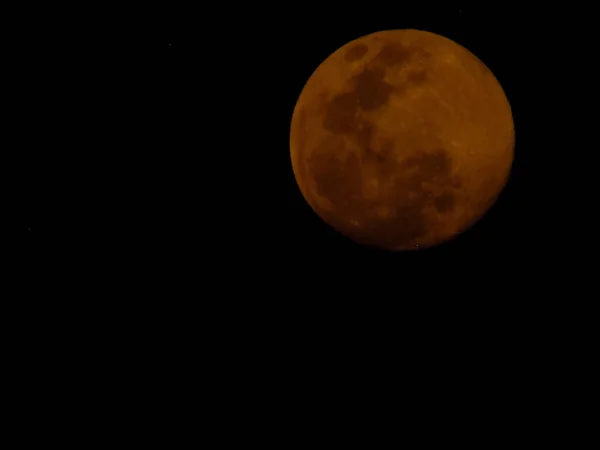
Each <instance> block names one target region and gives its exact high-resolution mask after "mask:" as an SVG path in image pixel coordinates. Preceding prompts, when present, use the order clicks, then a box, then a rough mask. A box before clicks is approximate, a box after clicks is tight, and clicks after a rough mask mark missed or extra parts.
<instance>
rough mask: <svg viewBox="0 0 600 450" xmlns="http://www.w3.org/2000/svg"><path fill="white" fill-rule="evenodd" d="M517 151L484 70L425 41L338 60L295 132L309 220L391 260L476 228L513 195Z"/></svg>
mask: <svg viewBox="0 0 600 450" xmlns="http://www.w3.org/2000/svg"><path fill="white" fill-rule="evenodd" d="M514 143H515V133H514V124H513V119H512V113H511V108H510V104H509V102H508V100H507V98H506V95H505V93H504V91H503V89H502V87H501V86H500V83H499V82H498V80H497V79H496V78H495V77H494V75H493V74H492V72H491V71H490V70H489V69H488V67H487V66H486V65H485V64H484V63H483V62H481V61H480V60H479V59H478V58H477V57H476V56H475V55H473V54H472V53H471V52H469V51H468V50H467V49H465V48H464V47H462V46H461V45H459V44H457V43H456V42H453V41H451V40H449V39H447V38H445V37H442V36H439V35H436V34H433V33H430V32H426V31H418V30H390V31H381V32H377V33H373V34H369V35H367V36H364V37H361V38H359V39H356V40H354V41H351V42H349V43H347V44H346V45H344V46H342V47H341V48H339V49H338V50H336V51H335V52H334V53H333V54H331V55H330V56H329V57H328V58H327V59H325V61H323V62H322V63H321V64H320V65H319V66H318V67H317V68H316V70H315V71H314V72H313V74H312V75H311V76H310V78H309V79H308V81H307V82H306V85H305V86H304V88H303V90H302V92H301V94H300V96H299V98H298V101H297V103H296V106H295V108H294V113H293V117H292V123H291V131H290V151H291V159H292V168H293V171H294V176H295V178H296V181H297V183H298V186H299V188H300V191H301V192H302V194H303V196H304V198H305V199H306V201H307V202H308V204H309V205H310V206H311V208H312V209H313V210H314V211H315V212H316V213H317V214H318V215H319V216H320V217H321V218H322V219H323V220H324V221H325V222H326V223H327V224H329V225H330V226H331V227H333V228H334V229H336V230H338V231H339V232H340V233H342V234H343V235H345V236H346V237H348V238H350V239H351V240H353V241H355V242H357V243H360V244H364V245H367V246H372V247H377V248H382V249H387V250H414V249H421V248H427V247H432V246H435V245H438V244H440V243H442V242H445V241H448V240H450V239H452V238H453V237H455V236H456V235H458V234H459V233H461V232H463V231H465V230H466V229H468V228H469V227H471V226H472V225H473V224H474V223H475V222H476V221H477V220H478V219H480V218H481V217H482V216H483V215H484V214H485V213H486V212H487V211H488V210H489V208H490V207H491V206H492V205H493V204H494V202H495V200H496V199H497V197H498V195H499V194H500V192H501V191H502V189H503V187H504V186H505V184H506V182H507V180H508V176H509V174H510V169H511V165H512V161H513V155H514Z"/></svg>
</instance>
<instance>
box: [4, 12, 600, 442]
mask: <svg viewBox="0 0 600 450" xmlns="http://www.w3.org/2000/svg"><path fill="white" fill-rule="evenodd" d="M369 7H370V8H371V6H369ZM263 8H264V9H263V10H261V9H260V7H258V6H256V5H252V7H251V8H250V10H249V11H241V10H240V9H239V7H237V6H236V7H235V8H234V7H231V8H230V10H229V11H227V12H222V13H221V12H219V13H217V12H214V11H213V12H210V13H205V14H203V15H198V14H195V15H194V14H192V15H191V19H190V21H191V23H190V24H189V25H188V24H184V23H182V22H177V25H178V26H177V27H175V28H176V29H177V30H178V31H179V34H177V35H175V34H174V35H173V36H174V37H175V39H173V40H171V39H169V40H167V39H162V40H159V41H167V42H168V41H170V42H171V43H172V45H171V46H169V45H168V44H167V43H166V42H165V43H161V42H150V40H149V39H145V37H144V36H139V35H138V36H137V38H136V39H131V38H119V39H116V38H114V39H113V38H112V37H111V36H110V32H109V31H110V30H108V29H107V28H106V27H104V28H103V30H104V33H103V34H101V37H102V39H87V38H84V37H83V36H82V35H70V36H68V37H67V39H62V38H60V37H59V36H57V34H56V33H58V32H59V31H58V30H57V29H56V28H53V29H51V30H48V32H44V33H35V32H32V33H31V34H30V35H28V36H23V35H22V34H20V35H19V38H18V39H16V38H15V39H13V41H12V42H11V44H10V45H7V46H6V47H5V48H4V57H5V61H10V64H8V63H7V64H5V66H4V67H5V69H3V70H4V71H5V75H7V76H8V77H10V79H6V78H5V80H6V81H5V86H6V92H7V93H9V94H10V95H8V94H7V96H6V97H7V98H8V99H10V100H11V102H10V104H7V105H6V108H7V110H9V111H10V112H11V114H9V116H8V118H6V119H5V121H6V123H5V129H6V134H7V139H6V141H5V142H6V143H7V144H6V145H7V147H9V150H7V151H6V152H5V154H7V159H8V162H7V163H6V164H5V167H4V168H5V171H6V172H5V177H6V179H7V180H8V191H7V192H8V195H7V196H6V197H5V198H6V199H7V201H8V202H9V206H13V204H14V206H15V207H16V208H15V211H16V213H12V211H10V212H8V211H9V210H8V209H5V211H7V213H6V216H5V217H6V220H8V221H10V222H12V221H13V219H14V220H15V221H16V222H17V228H18V232H17V236H18V238H17V239H15V241H17V242H18V247H19V248H18V250H19V256H20V257H22V259H21V258H19V259H17V261H18V262H19V263H21V262H22V265H19V266H18V268H22V269H24V270H23V271H22V272H23V273H25V277H26V279H25V280H24V281H23V282H22V283H21V284H20V288H19V290H18V291H17V297H18V298H16V299H13V297H11V298H10V301H6V302H5V303H6V304H7V305H8V307H9V308H14V309H16V310H18V313H12V312H11V313H6V314H5V315H4V317H6V320H7V322H9V323H10V325H11V327H10V329H7V330H6V333H7V336H8V337H9V341H8V344H7V347H8V348H9V349H10V350H11V351H12V353H14V358H15V361H16V363H15V364H11V365H7V367H10V373H11V374H12V375H13V377H14V378H15V379H16V380H17V381H18V383H17V382H15V386H17V385H19V386H21V385H22V386H23V387H22V388H20V389H18V390H15V392H16V393H17V396H18V402H17V403H18V404H20V405H21V407H22V408H23V409H26V410H27V411H25V413H27V414H25V413H24V414H23V415H22V416H17V415H16V414H13V417H17V418H18V420H20V418H21V417H28V415H29V414H30V413H31V411H35V413H36V414H37V413H38V411H40V409H39V408H37V407H35V408H34V407H30V405H37V404H39V403H40V401H41V402H44V404H45V405H46V410H41V411H42V412H41V414H42V416H44V418H45V417H54V416H55V407H54V405H67V402H68V400H67V398H66V397H67V393H71V395H72V397H74V398H76V399H77V401H78V402H79V403H80V404H81V405H82V406H81V407H79V406H77V404H76V405H75V406H74V407H73V408H72V410H73V411H81V409H82V408H83V407H84V406H85V407H88V408H89V405H90V404H92V405H96V404H98V405H101V406H102V405H103V404H102V402H101V401H100V400H102V399H103V400H104V402H109V404H108V407H109V409H110V410H111V414H112V412H117V413H118V412H119V411H117V409H119V408H115V405H119V406H120V405H124V404H126V403H127V402H130V403H131V404H132V406H131V409H130V408H128V407H126V408H121V409H120V410H123V411H125V412H124V414H129V411H132V410H134V407H136V406H137V408H138V409H145V410H146V411H148V412H147V414H155V413H156V415H157V416H159V417H162V415H161V414H160V411H157V408H156V406H155V405H159V404H160V403H161V402H164V403H171V402H173V403H177V402H178V401H180V399H188V398H191V397H192V396H194V395H195V394H197V393H200V395H202V396H204V395H205V393H207V392H208V393H215V396H216V397H217V398H218V401H217V403H218V404H219V405H221V406H220V408H221V409H222V410H225V411H224V412H223V414H222V415H221V414H219V413H218V412H217V413H213V411H210V415H211V416H213V417H216V418H221V417H225V416H226V414H229V413H230V412H231V410H236V411H237V408H234V407H232V406H231V405H236V404H238V403H239V400H240V398H241V396H242V395H249V394H248V392H251V393H254V392H256V393H257V394H250V395H258V396H260V398H258V399H256V398H254V399H251V400H250V401H248V402H247V404H248V405H250V406H249V407H250V408H255V405H259V406H263V405H264V404H265V402H266V400H265V398H264V397H263V392H265V391H271V390H273V389H274V390H275V391H276V392H277V394H279V393H281V399H282V400H281V402H282V404H283V406H282V407H281V408H282V409H284V408H289V407H290V405H291V406H292V408H293V409H295V410H297V411H298V412H299V414H302V413H303V412H304V411H308V413H307V414H306V416H309V417H311V418H312V417H319V418H317V419H315V420H319V419H321V420H322V422H323V423H327V424H330V423H331V422H332V421H331V418H332V416H336V417H338V413H337V410H339V409H344V410H345V411H346V413H347V414H348V415H354V416H355V418H356V417H359V418H361V419H362V417H363V416H364V413H363V414H360V413H361V412H364V411H369V414H370V413H371V411H375V412H383V414H386V413H388V414H387V417H388V419H389V418H390V415H389V411H390V410H393V411H394V414H395V411H396V410H397V409H399V408H397V405H400V406H401V407H402V406H404V405H405V404H406V401H405V399H406V398H407V397H408V396H410V395H412V396H413V397H417V398H418V401H417V403H418V404H419V405H421V407H422V408H425V409H428V410H431V409H434V410H436V411H437V410H438V405H439V404H444V405H448V406H447V407H446V409H445V410H444V412H446V411H448V412H450V414H445V415H444V419H443V420H444V421H445V420H447V418H450V417H456V416H457V413H456V412H457V410H458V409H460V407H462V408H465V409H468V410H470V411H473V412H475V414H476V415H477V416H479V418H480V420H482V421H484V422H487V425H489V424H490V423H498V424H499V426H500V427H504V426H505V424H506V423H507V422H506V421H505V420H498V421H495V420H494V421H490V420H489V419H488V418H489V415H487V414H485V411H486V410H488V409H492V410H493V411H498V412H499V414H503V413H504V412H505V411H506V412H507V413H506V416H507V417H510V418H515V419H514V420H520V421H521V423H523V424H526V427H527V428H529V429H533V430H536V429H535V428H533V425H532V420H531V418H532V417H534V416H535V417H538V416H539V414H538V411H537V409H540V406H541V408H542V409H544V410H545V411H547V414H550V415H551V414H554V411H555V409H556V407H554V408H552V406H555V405H557V404H559V403H558V402H557V401H558V400H560V399H559V398H558V393H557V386H558V387H561V388H564V391H565V395H564V397H565V398H588V397H587V394H586V393H581V394H579V393H574V390H573V389H576V388H577V387H578V386H581V374H591V373H593V372H592V371H591V370H590V369H589V368H585V367H584V365H585V362H586V361H591V360H592V359H591V358H589V355H590V354H592V353H589V354H586V347H585V343H586V342H596V340H594V339H593V334H594V333H595V331H594V330H595V329H596V328H597V327H596V326H595V325H594V327H593V328H592V327H591V326H587V325H586V320H585V319H586V318H588V321H589V320H592V321H593V320H594V319H595V317H596V316H595V315H594V314H590V312H589V310H591V309H592V308H593V306H594V299H595V292H596V289H595V279H596V274H595V262H594V257H595V255H596V252H595V249H594V247H595V246H594V241H595V235H596V234H597V231H596V228H595V222H594V221H593V216H594V214H595V210H596V197H595V193H596V191H597V189H596V187H595V185H596V183H597V181H596V180H597V176H596V174H595V165H594V157H595V153H596V152H597V149H596V146H597V139H595V134H596V132H595V129H596V128H597V125H596V123H595V121H596V117H597V115H596V113H595V109H596V100H595V94H596V93H595V85H596V84H595V83H596V82H595V78H596V72H595V69H594V61H595V60H594V58H595V57H594V55H595V44H594V41H593V40H592V37H593V35H592V31H593V30H594V29H595V28H589V27H586V26H584V25H583V21H584V19H585V17H586V16H587V15H589V14H587V13H586V12H585V11H583V12H579V11H575V10H573V9H572V8H563V7H562V6H561V9H560V10H556V11H549V10H548V8H547V6H545V7H544V9H543V10H537V11H533V10H532V12H531V13H527V12H524V11H523V9H522V8H516V9H511V8H509V7H508V6H504V5H503V6H502V7H500V6H499V5H496V4H494V5H489V6H488V7H487V9H484V8H483V7H481V8H479V9H472V8H467V7H465V8H461V7H458V6H452V7H445V8H443V9H440V7H439V6H435V7H434V6H429V5H428V6H426V7H423V8H422V9H421V10H418V9H419V8H417V7H410V8H409V7H408V6H407V5H406V4H397V5H396V6H394V7H388V9H386V10H385V11H381V10H377V5H373V6H372V8H371V9H367V8H366V7H365V5H363V6H362V7H360V6H357V7H353V6H348V5H346V6H345V8H346V9H338V10H335V9H334V11H333V13H332V14H331V15H328V14H326V13H325V11H324V10H325V8H326V6H325V5H319V6H318V7H313V6H309V5H306V4H302V5H297V4H287V3H286V4H284V5H282V6H281V7H280V9H276V8H277V7H273V6H268V7H267V6H265V7H263ZM354 8H356V9H354ZM27 17H28V20H29V16H27ZM182 20H184V19H182ZM85 25H86V24H85V23H83V26H85ZM103 26H104V25H103ZM51 28H52V27H51ZM393 28H417V29H422V30H428V31H432V32H435V33H439V34H442V35H444V36H447V37H449V38H451V39H453V40H455V41H456V42H458V43H459V44H462V45H464V46H465V47H466V48H468V49H469V50H471V51H472V52H473V53H474V54H475V55H477V56H478V57H479V58H480V59H481V60H482V61H483V62H485V64H486V65H487V66H488V67H490V69H491V70H492V71H493V73H494V74H495V75H496V77H497V78H498V80H499V81H500V83H501V84H502V86H503V88H504V90H505V92H506V94H507V96H508V99H509V101H510V103H511V106H512V111H513V116H514V121H515V127H516V150H515V162H514V166H513V173H512V176H511V179H510V181H509V183H508V185H507V187H506V189H505V191H504V192H503V194H502V195H501V197H500V198H499V200H498V202H497V204H496V205H495V206H494V207H493V209H492V210H491V211H490V212H489V214H488V215H487V216H486V217H485V218H484V219H483V220H482V221H481V222H480V223H478V224H477V225H476V226H475V227H474V228H473V229H472V230H470V231H468V232H467V233H465V234H464V235H462V236H460V237H458V238H457V239H456V240H454V241H452V242H450V243H447V244H445V245H442V246H440V247H438V248H435V249H431V250H427V251H419V252H411V253H388V252H382V251H376V250H369V249H366V248H363V247H360V246H357V245H355V244H353V243H352V242H350V241H348V240H346V239H345V238H343V237H342V236H340V235H339V234H337V233H336V232H335V231H333V230H331V229H330V228H329V227H328V226H327V225H325V224H324V223H323V222H322V221H321V220H320V219H319V218H318V217H317V216H316V214H314V213H313V212H312V211H311V210H310V208H309V207H308V205H307V204H306V203H305V201H304V200H303V198H302V196H301V194H300V191H299V189H298V188H297V185H296V183H295V180H294V177H293V174H292V170H291V164H290V158H289V127H290V121H291V117H292V112H293V108H294V105H295V102H296V100H297V98H298V96H299V94H300V92H301V89H302V87H303V86H304V83H305V82H306V80H307V79H308V77H309V76H310V74H311V73H312V72H313V70H314V69H315V68H316V67H317V66H318V64H319V63H320V62H322V61H323V60H324V59H325V58H326V57H327V56H328V55H329V54H331V52H332V51H334V50H336V49H337V48H339V47H340V46H341V45H343V44H345V43H346V42H348V41H349V40H352V39H355V38H357V37H360V36H362V35H365V34H368V33H372V32H375V31H380V30H384V29H393ZM588 30H591V31H588ZM32 31H34V30H32ZM173 36H170V37H173ZM65 42H68V45H65ZM12 100H14V101H12ZM13 159H14V160H15V161H14V162H13ZM13 200H14V202H13ZM7 238H8V239H7V240H8V241H12V237H11V236H10V235H7ZM9 281H10V280H9ZM21 288H23V289H21ZM7 292H10V291H9V290H8V289H7ZM11 295H13V296H14V294H11ZM578 364H579V365H580V367H579V366H578ZM568 372H570V373H571V376H572V377H573V381H572V382H568V381H566V380H567V378H566V375H568ZM265 385H266V387H265V389H264V390H263V386H265ZM63 386H64V388H63ZM79 386H81V389H80V388H79ZM113 386H114V389H113ZM190 386H193V387H192V388H191V387H190ZM390 387H392V389H390ZM174 392H176V394H175V395H174V394H173V393H174ZM22 393H29V397H31V402H26V401H24V400H23V397H22V395H21V394H22ZM53 393H55V394H53ZM359 393H364V396H361V395H360V394H359ZM395 394H397V395H398V396H399V397H400V398H399V399H398V400H396V401H394V400H395V399H392V397H393V396H394V395H395ZM550 394H551V395H550ZM93 395H95V396H97V397H99V398H100V400H99V401H98V402H96V401H95V400H90V398H91V397H92V396H93ZM53 396H54V397H56V396H60V398H52V397H53ZM226 396H228V397H227V399H225V397H226ZM467 396H469V399H467ZM114 397H117V398H116V399H115V400H114V402H113V401H112V399H113V398H114ZM229 397H231V399H230V398H229ZM44 398H48V400H46V401H44ZM174 398H176V399H177V400H173V399H174ZM203 398H204V397H203ZM374 398H375V399H377V400H381V399H386V401H385V402H378V401H377V400H376V401H375V402H374V403H375V405H373V406H367V407H361V406H358V407H357V405H361V404H365V405H369V403H371V402H372V400H373V399H374ZM138 399H139V400H138ZM387 399H391V400H389V401H387ZM473 399H474V400H473ZM203 401H204V400H203ZM378 403H389V404H388V405H382V404H378ZM69 405H70V403H69ZM139 405H141V408H140V406H139ZM340 405H341V408H340ZM101 406H99V408H98V409H99V410H100V409H103V408H101ZM323 406H325V407H324V408H323ZM448 408H449V409H448ZM546 408H547V409H546ZM188 409H189V405H188V408H185V407H184V408H179V405H176V407H173V408H161V410H162V411H178V412H180V413H183V414H185V413H186V412H187V411H188ZM574 410H575V411H577V410H581V411H585V410H587V408H579V407H568V408H562V411H569V412H571V411H574ZM253 411H254V409H253ZM480 411H483V412H484V413H483V414H479V412H480ZM45 412H46V414H44V413H45ZM319 413H322V415H324V417H321V416H319ZM134 415H135V414H134ZM327 415H329V417H327ZM82 416H84V417H85V419H86V420H87V417H88V416H87V415H85V414H84V415H82ZM339 416H340V417H342V419H341V421H344V420H345V419H344V417H343V416H342V415H341V414H339ZM411 416H413V417H414V416H415V415H414V414H412V410H411ZM417 416H418V417H419V418H420V417H426V416H425V415H423V416H421V415H417ZM471 416H472V414H471V415H469V416H468V417H467V416H465V417H466V420H465V422H466V421H467V420H468V423H469V424H471V423H472V420H473V419H472V418H471ZM517 416H518V417H517ZM186 417H187V419H188V420H189V418H190V417H191V416H189V415H186ZM460 417H462V416H460ZM539 417H541V416H539ZM555 417H562V415H558V414H557V415H556V416H555ZM129 419H130V418H127V423H130V421H129ZM349 419H350V418H349ZM361 419H359V420H361ZM217 420H218V419H217ZM393 420H395V421H396V419H395V417H394V419H393ZM44 421H46V420H44ZM541 421H544V420H543V419H542V420H541ZM424 422H425V420H422V421H421V423H424ZM69 423H70V422H69ZM102 423H104V422H102ZM124 423H125V422H124ZM300 423H304V421H301V422H300ZM346 423H347V422H346ZM463 423H464V422H463ZM544 423H545V424H546V430H544V429H543V428H540V430H541V431H540V432H539V433H538V432H537V431H536V439H538V436H539V435H541V434H548V433H547V422H544ZM484 425H485V424H484ZM328 426H329V425H328ZM306 428H307V429H309V430H310V429H314V427H313V426H312V423H308V422H307V425H306ZM454 428H455V429H458V427H454ZM506 428H507V429H515V427H514V426H513V424H512V423H508V424H507V425H506ZM460 429H461V430H462V429H464V426H463V427H462V428H460ZM482 429H483V425H482ZM466 433H467V434H471V431H467V432H466ZM303 434H304V433H303ZM505 434H506V430H505V429H502V428H501V429H499V430H494V431H490V432H489V433H488V436H496V435H505ZM572 435H573V434H572V433H571V434H570V436H572ZM569 439H570V438H569Z"/></svg>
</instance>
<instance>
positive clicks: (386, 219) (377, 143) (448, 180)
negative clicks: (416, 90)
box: [307, 44, 459, 248]
mask: <svg viewBox="0 0 600 450" xmlns="http://www.w3.org/2000/svg"><path fill="white" fill-rule="evenodd" d="M367 52H368V48H367V46H366V45H363V44H355V45H354V46H353V47H351V48H350V49H349V50H348V51H347V52H346V54H345V59H346V60H347V61H356V60H359V59H361V58H362V57H364V55H365V54H366V53H367ZM426 56H427V54H425V53H424V52H423V51H417V50H415V49H411V48H409V47H405V46H403V45H399V44H384V46H383V47H382V48H381V50H380V51H379V53H378V54H377V55H376V56H375V57H374V58H373V59H372V60H371V61H370V62H368V63H367V64H365V66H364V68H363V69H362V70H361V72H359V73H358V74H357V75H356V76H354V77H353V78H352V79H351V80H350V84H349V86H348V88H346V89H344V90H343V91H342V92H340V93H338V94H337V95H335V96H333V97H332V98H331V99H330V100H329V101H328V102H327V104H326V105H325V109H324V116H323V121H322V126H323V128H324V129H325V130H326V131H327V132H329V133H330V138H328V139H325V140H324V141H323V142H322V143H321V144H320V145H319V146H318V147H317V148H315V150H314V151H313V152H312V154H311V157H310V159H309V160H308V162H307V164H308V171H309V174H310V177H311V178H312V180H313V181H314V183H315V185H316V188H317V193H318V195H319V196H321V197H323V198H326V199H327V200H329V202H330V203H331V205H332V208H333V209H334V210H335V212H334V214H335V217H338V218H339V217H342V218H346V219H347V222H348V224H356V223H360V224H361V225H360V227H358V226H356V225H353V226H351V227H349V229H348V230H347V233H349V234H350V237H352V238H353V239H355V240H357V241H359V242H363V243H366V244H371V245H375V246H381V247H384V248H397V247H404V248H408V247H411V246H414V245H416V243H415V242H419V241H418V240H419V238H422V237H423V236H425V235H426V234H427V232H428V229H429V226H428V220H429V217H430V216H431V214H432V213H433V212H434V211H435V212H436V213H437V214H441V215H443V214H449V213H451V212H452V211H453V210H454V207H455V203H456V201H455V189H456V187H455V186H456V185H457V182H459V180H458V181H457V180H456V178H452V159H451V157H450V155H449V153H448V152H447V151H446V150H445V149H444V148H442V147H441V146H440V147H439V148H434V149H432V148H430V147H429V146H425V147H424V148H422V149H418V148H416V149H410V154H411V155H412V156H410V157H408V158H405V159H404V160H403V161H398V160H397V159H396V155H397V154H398V152H397V151H396V150H397V149H396V148H395V145H396V144H395V142H394V140H393V139H391V138H387V139H386V138H385V137H382V136H380V135H378V133H377V129H376V125H375V124H373V123H372V122H371V121H369V120H367V119H366V114H365V113H369V112H372V111H376V110H378V109H380V108H383V107H384V106H385V105H386V104H387V103H388V102H389V99H390V97H391V96H392V95H394V94H397V93H398V92H400V93H402V92H404V91H406V89H408V88H410V87H411V86H413V85H419V84H422V83H425V82H426V81H427V73H426V71H425V70H423V69H411V70H410V71H409V72H408V73H407V75H406V77H405V81H404V83H403V85H400V86H392V85H391V84H389V83H387V82H386V81H385V73H386V68H388V67H397V66H400V65H403V64H406V63H407V62H409V61H411V58H415V57H418V58H423V57H426ZM349 141H350V142H354V143H355V148H357V149H358V151H356V150H355V149H349V148H348V147H347V144H346V143H347V142H349ZM400 150H402V149H400ZM366 166H369V167H370V168H371V169H370V170H371V173H374V174H375V176H376V177H377V179H378V180H379V181H380V184H381V185H385V186H386V189H379V190H378V192H380V195H378V196H375V197H374V196H373V195H368V194H367V190H368V189H369V187H368V184H369V181H368V179H367V177H366V176H365V174H364V172H363V168H364V167H366Z"/></svg>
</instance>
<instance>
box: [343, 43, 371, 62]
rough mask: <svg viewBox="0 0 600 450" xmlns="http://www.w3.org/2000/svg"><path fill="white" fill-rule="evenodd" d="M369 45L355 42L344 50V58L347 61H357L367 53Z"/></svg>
mask: <svg viewBox="0 0 600 450" xmlns="http://www.w3.org/2000/svg"><path fill="white" fill-rule="evenodd" d="M368 51H369V47H367V46H366V45H365V44H355V45H353V46H352V47H350V49H349V50H348V51H347V52H346V54H345V55H344V59H345V60H346V61H348V62H354V61H358V60H359V59H362V57H363V56H365V55H366V54H367V52H368Z"/></svg>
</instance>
